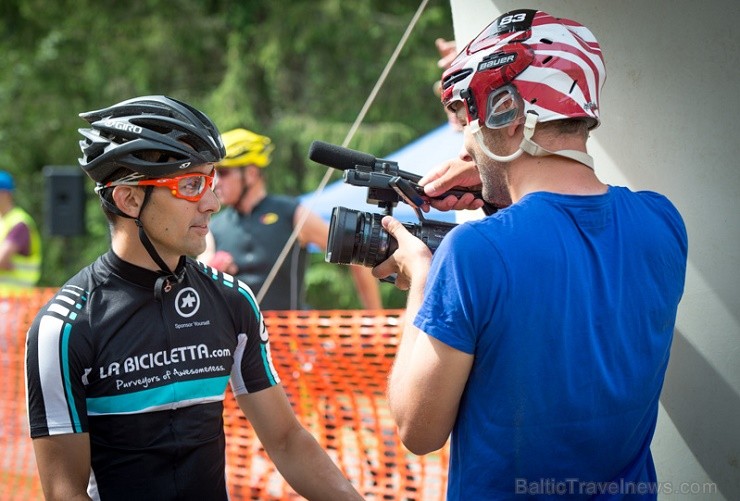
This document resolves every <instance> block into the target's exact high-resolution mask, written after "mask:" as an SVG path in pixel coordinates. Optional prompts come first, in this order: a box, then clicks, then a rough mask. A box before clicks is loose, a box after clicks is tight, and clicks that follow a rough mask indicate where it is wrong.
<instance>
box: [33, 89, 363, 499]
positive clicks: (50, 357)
mask: <svg viewBox="0 0 740 501" xmlns="http://www.w3.org/2000/svg"><path fill="white" fill-rule="evenodd" d="M81 116H82V118H84V119H85V120H87V121H88V122H89V123H90V127H89V128H85V129H80V133H81V134H82V136H83V140H82V141H80V147H81V149H82V158H80V164H81V166H82V168H83V169H84V170H85V172H86V173H87V174H88V175H89V176H90V177H91V178H92V179H93V180H94V181H95V182H96V192H97V193H98V195H99V196H100V199H101V204H102V206H103V210H104V212H105V213H106V216H107V217H108V219H109V221H110V227H111V249H110V250H109V251H108V252H107V253H106V254H104V255H102V256H100V257H99V258H98V259H97V260H96V261H95V262H93V263H92V264H91V265H89V266H87V267H86V268H84V269H83V270H81V271H80V272H79V273H77V275H75V276H74V277H72V278H71V279H70V280H69V281H68V282H67V283H66V284H65V285H64V286H62V287H61V288H60V290H59V292H58V293H57V294H56V296H55V297H54V298H53V299H52V300H51V301H50V302H49V303H47V304H46V305H45V306H44V308H43V309H42V310H41V311H40V312H39V313H38V315H37V316H36V318H35V320H34V322H33V324H32V326H31V328H30V330H29V332H28V339H27V353H26V365H27V378H26V379H27V394H28V409H29V421H30V431H31V437H32V438H33V445H34V451H35V454H36V461H37V464H38V470H39V475H40V477H41V483H42V487H43V490H44V495H45V497H46V498H47V499H54V500H56V499H60V500H70V499H90V498H91V499H102V500H111V499H113V500H115V499H122V500H124V499H125V500H131V499H136V500H147V499H152V500H158V501H164V500H170V499H183V500H185V499H193V500H199V501H206V500H208V501H211V500H218V499H223V500H225V499H228V493H227V487H226V479H225V435H224V429H223V418H222V413H223V398H224V392H225V390H226V385H227V384H230V385H231V388H232V390H233V393H234V394H235V395H236V399H237V401H238V403H239V406H240V408H241V409H242V411H243V412H244V414H245V416H246V417H247V419H249V421H250V423H251V426H252V427H253V428H254V430H255V432H256V433H257V436H258V437H259V439H260V441H261V442H262V444H263V446H264V447H265V450H266V451H267V452H268V453H269V454H270V457H271V458H272V460H273V461H274V463H275V465H276V466H277V467H278V469H279V471H280V472H281V474H282V475H283V476H284V477H285V479H286V480H287V481H288V482H289V483H290V485H291V486H292V487H293V488H294V489H295V490H296V491H297V492H298V493H300V494H301V495H303V496H305V497H307V498H309V499H361V497H360V495H359V494H358V493H357V491H355V490H354V488H353V487H352V485H351V484H350V482H349V481H348V480H347V479H346V478H345V477H344V476H343V475H342V473H341V472H340V470H339V469H338V468H337V467H336V465H335V464H334V463H333V462H332V460H331V459H330V458H329V456H328V455H327V454H326V453H325V451H324V450H322V449H321V447H320V446H319V444H318V442H316V440H315V439H314V438H313V437H312V435H311V434H310V433H309V432H308V431H307V430H305V429H304V428H303V427H302V426H301V424H300V423H299V422H298V420H297V419H296V417H295V414H294V413H293V410H292V408H291V406H290V403H289V401H288V399H287V397H286V395H285V392H284V391H283V389H282V387H281V385H280V378H279V376H278V374H277V372H276V371H275V368H274V366H273V364H272V361H271V357H270V344H269V341H268V334H267V330H266V328H265V324H264V321H263V319H262V315H261V313H260V309H259V306H258V305H257V303H256V301H255V299H254V296H253V294H252V291H251V290H250V289H249V287H247V286H246V285H244V284H243V283H242V282H240V281H238V280H235V279H234V278H233V277H231V276H229V275H226V274H223V273H221V272H218V271H217V270H215V269H213V268H210V267H208V266H206V265H204V264H201V263H199V262H197V261H195V260H193V259H192V258H189V257H186V256H194V255H198V254H199V253H201V252H203V250H204V248H205V236H206V234H207V233H208V224H209V220H210V217H211V215H212V214H213V213H215V212H216V211H218V209H219V202H218V200H217V199H216V197H215V195H214V193H213V191H212V190H211V186H212V182H213V175H214V172H213V171H214V165H215V164H216V163H217V162H218V161H219V160H220V159H221V158H222V157H223V156H224V148H223V143H222V141H221V137H220V135H219V132H218V129H217V128H216V126H215V125H214V124H213V122H212V121H211V120H210V119H209V118H208V117H207V116H205V115H204V114H203V113H201V112H200V111H198V110H196V109H194V108H192V107H191V106H189V105H187V104H185V103H183V102H180V101H177V100H175V99H172V98H168V97H166V96H144V97H139V98H134V99H130V100H127V101H123V102H121V103H118V104H115V105H113V106H111V107H109V108H105V109H102V110H98V111H92V112H88V113H83V114H81ZM157 187H159V188H160V189H159V190H157V189H156V188H157Z"/></svg>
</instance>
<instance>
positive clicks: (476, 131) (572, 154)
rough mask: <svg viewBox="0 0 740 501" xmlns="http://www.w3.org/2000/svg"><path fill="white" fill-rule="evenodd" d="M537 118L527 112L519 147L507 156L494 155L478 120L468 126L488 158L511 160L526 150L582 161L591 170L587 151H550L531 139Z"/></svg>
mask: <svg viewBox="0 0 740 501" xmlns="http://www.w3.org/2000/svg"><path fill="white" fill-rule="evenodd" d="M537 118H538V115H537V113H535V112H534V111H529V112H527V118H526V120H525V122H524V137H523V138H522V142H521V143H520V144H519V148H517V150H516V151H515V152H514V153H512V154H511V155H507V156H501V155H496V154H495V153H493V152H492V151H491V150H490V149H489V148H488V147H487V146H486V145H485V142H484V141H483V133H482V131H481V127H480V122H478V121H475V122H472V123H471V124H470V126H471V127H473V129H472V133H473V136H474V137H475V140H476V141H477V142H478V146H480V148H481V149H482V150H483V152H484V153H485V154H486V155H487V156H488V157H489V158H491V159H492V160H495V161H497V162H511V161H512V160H515V159H517V158H519V157H520V156H521V154H522V153H523V152H526V153H528V154H530V155H532V156H533V157H545V156H548V155H557V156H560V157H565V158H569V159H571V160H575V161H576V162H579V163H582V164H583V165H585V166H586V167H588V168H589V169H591V170H593V168H594V159H593V157H591V155H589V154H588V153H584V152H582V151H578V150H558V151H550V150H548V149H546V148H543V147H542V146H540V145H539V144H537V143H535V142H534V141H532V136H533V135H534V130H535V127H537Z"/></svg>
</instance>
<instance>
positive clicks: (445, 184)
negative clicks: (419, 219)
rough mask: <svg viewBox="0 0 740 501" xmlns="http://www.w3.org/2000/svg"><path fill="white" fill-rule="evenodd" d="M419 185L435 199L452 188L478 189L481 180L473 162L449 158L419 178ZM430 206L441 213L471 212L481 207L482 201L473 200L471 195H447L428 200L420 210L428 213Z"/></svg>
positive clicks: (478, 199)
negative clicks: (468, 210) (437, 198)
mask: <svg viewBox="0 0 740 501" xmlns="http://www.w3.org/2000/svg"><path fill="white" fill-rule="evenodd" d="M419 184H420V185H421V186H423V187H424V193H426V194H427V196H429V197H437V196H440V195H442V194H443V193H444V192H446V191H448V190H451V189H453V188H471V189H480V186H481V180H480V174H479V172H478V167H477V166H476V165H475V162H473V161H472V160H462V159H460V158H451V159H449V160H447V161H445V162H444V163H443V164H441V165H439V166H438V167H436V168H434V169H433V170H432V171H431V172H429V173H428V174H427V175H426V176H424V177H423V178H421V179H420V180H419ZM430 206H431V207H434V208H435V209H437V210H443V211H447V210H465V209H471V210H472V209H480V208H481V207H483V200H482V199H480V198H475V196H474V195H473V194H472V193H466V194H465V195H463V196H462V197H459V198H458V197H456V196H455V195H448V196H447V197H445V198H443V199H441V200H430V201H429V203H428V204H424V205H423V206H422V210H423V211H424V212H429V208H430Z"/></svg>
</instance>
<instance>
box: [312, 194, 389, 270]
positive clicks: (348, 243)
mask: <svg viewBox="0 0 740 501" xmlns="http://www.w3.org/2000/svg"><path fill="white" fill-rule="evenodd" d="M382 219H383V216H382V215H381V214H373V213H371V212H360V211H357V210H353V209H348V208H346V207H334V209H333V210H332V213H331V222H330V223H329V240H328V242H327V246H326V261H328V262H330V263H335V264H359V265H362V266H369V267H373V266H376V265H378V264H380V263H382V262H383V261H385V260H386V259H388V256H389V255H390V254H391V253H392V252H393V250H395V246H394V248H393V249H390V248H389V247H390V246H391V241H392V238H391V236H390V235H389V234H388V232H387V231H385V230H384V229H383V226H382V225H381V224H380V221H381V220H382ZM393 243H395V242H393Z"/></svg>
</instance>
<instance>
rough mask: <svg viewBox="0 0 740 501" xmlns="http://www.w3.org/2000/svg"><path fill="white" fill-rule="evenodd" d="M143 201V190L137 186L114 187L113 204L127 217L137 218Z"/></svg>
mask: <svg viewBox="0 0 740 501" xmlns="http://www.w3.org/2000/svg"><path fill="white" fill-rule="evenodd" d="M143 201H144V190H142V189H141V188H139V187H138V186H116V187H115V188H113V203H115V204H116V207H118V208H119V209H120V210H121V211H122V212H123V213H124V214H126V215H127V216H130V217H132V218H137V217H139V212H141V204H142V203H143Z"/></svg>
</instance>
